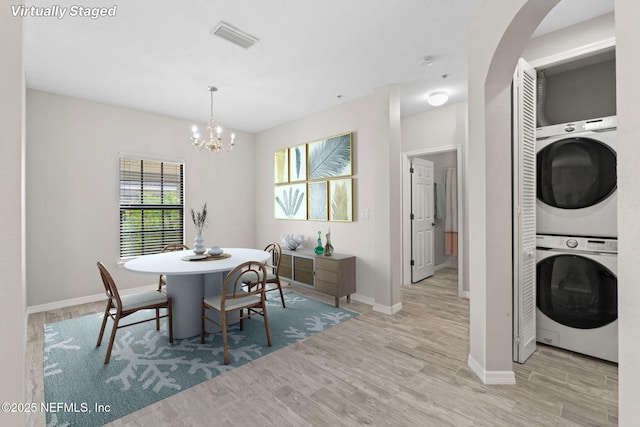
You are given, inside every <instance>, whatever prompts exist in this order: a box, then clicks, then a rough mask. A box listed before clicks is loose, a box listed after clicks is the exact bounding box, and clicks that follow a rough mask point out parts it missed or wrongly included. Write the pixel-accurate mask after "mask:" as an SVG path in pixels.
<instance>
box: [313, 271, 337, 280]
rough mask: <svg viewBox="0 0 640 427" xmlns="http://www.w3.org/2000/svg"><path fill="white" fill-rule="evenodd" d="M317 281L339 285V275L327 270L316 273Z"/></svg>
mask: <svg viewBox="0 0 640 427" xmlns="http://www.w3.org/2000/svg"><path fill="white" fill-rule="evenodd" d="M316 280H324V281H325V282H330V283H338V273H336V272H333V271H327V270H318V271H316Z"/></svg>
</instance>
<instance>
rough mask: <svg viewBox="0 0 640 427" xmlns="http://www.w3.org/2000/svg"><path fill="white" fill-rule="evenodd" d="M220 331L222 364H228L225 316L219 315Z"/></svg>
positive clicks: (223, 313) (222, 313)
mask: <svg viewBox="0 0 640 427" xmlns="http://www.w3.org/2000/svg"><path fill="white" fill-rule="evenodd" d="M220 329H222V348H223V349H224V364H225V365H228V364H229V342H228V340H227V314H226V313H225V312H221V313H220Z"/></svg>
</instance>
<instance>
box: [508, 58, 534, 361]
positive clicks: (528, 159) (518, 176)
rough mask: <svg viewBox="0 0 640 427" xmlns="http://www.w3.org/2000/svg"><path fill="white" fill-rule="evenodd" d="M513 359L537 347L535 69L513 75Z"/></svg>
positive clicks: (523, 357)
mask: <svg viewBox="0 0 640 427" xmlns="http://www.w3.org/2000/svg"><path fill="white" fill-rule="evenodd" d="M513 132H514V134H513V298H514V301H513V360H514V361H516V362H519V363H524V362H525V361H526V360H527V359H528V358H529V356H531V355H532V354H533V352H534V351H535V350H536V70H535V69H534V68H532V67H531V66H530V65H529V64H527V62H526V61H525V60H523V59H520V61H519V62H518V67H517V69H516V73H515V75H514V79H513Z"/></svg>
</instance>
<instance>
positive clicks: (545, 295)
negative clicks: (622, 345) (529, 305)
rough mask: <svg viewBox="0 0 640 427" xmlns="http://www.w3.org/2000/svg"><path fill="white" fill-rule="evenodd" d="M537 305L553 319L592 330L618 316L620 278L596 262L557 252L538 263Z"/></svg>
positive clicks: (573, 326)
mask: <svg viewBox="0 0 640 427" xmlns="http://www.w3.org/2000/svg"><path fill="white" fill-rule="evenodd" d="M536 280H537V295H536V298H537V305H538V308H539V309H540V311H542V312H543V313H544V314H545V315H547V317H549V318H550V319H552V320H554V321H556V322H558V323H560V324H562V325H565V326H569V327H572V328H578V329H593V328H599V327H601V326H605V325H607V324H609V323H611V322H613V321H614V320H616V319H617V318H618V280H617V278H616V277H615V276H614V275H613V273H612V272H611V271H610V270H609V269H607V268H606V267H604V266H603V265H602V264H599V263H597V262H596V261H594V260H592V259H589V258H586V257H582V256H578V255H556V256H551V257H548V258H545V259H543V260H541V261H539V262H538V263H537V277H536Z"/></svg>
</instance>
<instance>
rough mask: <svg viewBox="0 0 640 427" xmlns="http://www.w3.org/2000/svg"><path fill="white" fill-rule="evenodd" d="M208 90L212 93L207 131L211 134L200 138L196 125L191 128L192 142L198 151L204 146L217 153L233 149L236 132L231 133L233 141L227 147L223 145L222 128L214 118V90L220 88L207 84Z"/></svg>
mask: <svg viewBox="0 0 640 427" xmlns="http://www.w3.org/2000/svg"><path fill="white" fill-rule="evenodd" d="M207 90H208V91H209V93H210V94H211V116H210V117H211V118H210V119H209V123H207V131H208V132H209V136H208V137H207V138H200V134H199V133H198V128H197V127H196V126H194V127H193V128H191V131H192V132H193V135H191V144H192V145H193V147H194V148H195V149H196V150H198V151H202V149H203V148H204V147H207V149H208V150H209V151H211V152H215V153H217V152H218V151H231V150H233V145H234V139H235V138H236V134H235V133H232V134H231V141H230V142H229V144H228V145H227V147H226V148H225V147H224V146H223V145H222V139H223V138H222V128H221V127H220V126H219V125H217V124H216V122H215V120H214V119H213V92H216V91H217V90H218V88H217V87H214V86H207Z"/></svg>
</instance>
